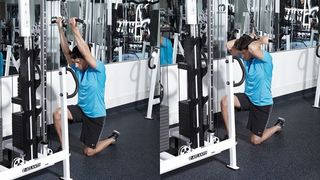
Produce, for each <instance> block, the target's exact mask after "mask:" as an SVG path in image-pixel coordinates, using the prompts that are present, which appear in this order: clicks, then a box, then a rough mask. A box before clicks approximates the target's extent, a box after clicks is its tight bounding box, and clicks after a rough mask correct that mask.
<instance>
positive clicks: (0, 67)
mask: <svg viewBox="0 0 320 180" xmlns="http://www.w3.org/2000/svg"><path fill="white" fill-rule="evenodd" d="M1 76H3V55H2V53H1V52H0V77H1Z"/></svg>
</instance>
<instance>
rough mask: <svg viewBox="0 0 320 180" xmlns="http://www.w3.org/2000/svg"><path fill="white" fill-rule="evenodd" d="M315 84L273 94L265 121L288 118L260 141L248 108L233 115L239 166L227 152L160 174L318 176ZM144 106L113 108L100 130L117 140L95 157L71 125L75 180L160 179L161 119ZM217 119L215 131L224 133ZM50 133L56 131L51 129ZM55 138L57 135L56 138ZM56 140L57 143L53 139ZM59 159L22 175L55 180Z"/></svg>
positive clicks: (319, 116)
mask: <svg viewBox="0 0 320 180" xmlns="http://www.w3.org/2000/svg"><path fill="white" fill-rule="evenodd" d="M314 91H315V90H314V89H312V90H311V91H307V92H304V93H295V94H291V95H289V96H285V97H280V98H276V99H275V104H274V107H273V112H272V116H271V119H270V122H269V126H271V125H273V124H274V122H275V121H276V119H277V117H278V116H281V117H284V118H285V119H286V124H285V127H284V129H283V131H282V132H281V133H278V134H275V135H274V136H273V137H271V139H269V140H267V141H266V142H264V143H263V144H262V145H257V146H255V145H252V144H250V142H249V133H250V132H249V131H248V130H247V129H246V128H245V126H246V123H247V116H248V114H247V113H246V112H238V113H237V114H236V128H237V131H236V134H237V142H238V144H237V162H238V166H239V167H240V169H239V170H238V171H234V170H230V169H228V168H226V165H227V163H228V161H229V156H228V155H229V153H228V151H224V152H222V153H220V154H218V155H216V156H214V157H212V158H208V159H205V160H203V161H200V162H197V163H195V164H192V165H189V166H186V167H183V168H180V169H177V170H175V171H172V172H169V173H166V174H164V175H162V176H161V179H168V180H171V179H172V180H177V179H210V180H211V179H219V180H220V179H221V180H222V179H227V180H229V179H230V180H234V179H241V180H242V179H245V180H251V179H252V180H257V179H259V180H261V179H262V180H263V179H277V180H278V179H280V180H281V179H284V180H287V179H293V180H294V179H297V180H298V179H299V180H301V179H308V180H313V179H315V180H318V179H320V171H319V169H320V168H319V167H320V153H319V152H320V140H319V139H320V109H315V108H312V104H313V98H314ZM144 109H145V107H139V108H131V109H126V110H119V111H118V112H114V113H111V114H110V115H109V117H108V121H107V124H106V127H105V130H104V136H108V135H109V134H110V133H111V131H112V130H113V129H117V130H119V131H120V132H121V137H120V139H119V142H118V144H117V145H115V146H112V147H110V148H108V149H106V150H104V151H103V152H102V153H101V154H99V155H97V156H95V157H85V156H83V155H82V152H81V143H80V142H79V133H80V128H81V125H78V124H76V125H71V126H70V127H69V129H70V144H71V147H70V148H71V153H72V155H71V176H72V178H73V179H139V180H140V179H151V180H153V179H159V176H158V172H159V154H158V153H159V150H158V149H159V142H158V139H159V123H158V121H148V120H145V119H144V114H145V110H144ZM222 125H223V124H222V122H220V121H218V131H217V133H218V136H223V135H224V133H225V132H224V131H223V130H222ZM51 134H54V133H51ZM55 141H56V140H55ZM54 143H56V142H54ZM61 174H62V163H58V164H56V165H54V166H52V167H50V168H48V169H45V170H42V171H39V172H37V173H35V174H32V175H29V176H26V177H24V178H21V179H41V180H42V179H57V178H58V177H59V176H60V175H61Z"/></svg>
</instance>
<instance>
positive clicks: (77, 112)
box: [68, 105, 105, 149]
mask: <svg viewBox="0 0 320 180" xmlns="http://www.w3.org/2000/svg"><path fill="white" fill-rule="evenodd" d="M68 109H69V111H70V112H71V114H72V117H73V121H72V122H73V123H82V130H81V135H80V141H81V142H83V144H84V145H86V146H88V147H90V148H93V149H94V148H95V147H96V145H97V143H98V141H99V139H100V136H101V134H102V130H103V126H104V123H105V116H103V117H98V118H89V117H87V116H86V115H85V114H84V113H83V112H82V110H81V108H80V107H79V106H77V105H71V106H68Z"/></svg>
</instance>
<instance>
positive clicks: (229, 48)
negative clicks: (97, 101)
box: [227, 39, 237, 51]
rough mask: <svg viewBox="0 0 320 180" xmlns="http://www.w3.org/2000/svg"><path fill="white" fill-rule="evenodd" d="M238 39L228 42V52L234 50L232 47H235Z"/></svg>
mask: <svg viewBox="0 0 320 180" xmlns="http://www.w3.org/2000/svg"><path fill="white" fill-rule="evenodd" d="M236 40H237V39H233V40H230V41H228V42H227V49H228V51H231V50H232V47H233V45H234V43H235V42H236Z"/></svg>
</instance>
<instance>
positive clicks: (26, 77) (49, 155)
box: [0, 0, 77, 179]
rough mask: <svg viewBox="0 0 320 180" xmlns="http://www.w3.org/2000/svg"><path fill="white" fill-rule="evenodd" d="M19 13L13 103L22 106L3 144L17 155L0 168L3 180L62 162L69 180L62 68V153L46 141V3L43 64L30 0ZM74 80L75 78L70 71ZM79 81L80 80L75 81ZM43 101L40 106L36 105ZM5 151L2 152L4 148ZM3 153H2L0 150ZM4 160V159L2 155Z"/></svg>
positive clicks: (63, 72)
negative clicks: (34, 35) (38, 92)
mask: <svg viewBox="0 0 320 180" xmlns="http://www.w3.org/2000/svg"><path fill="white" fill-rule="evenodd" d="M19 14H20V30H21V32H20V36H21V37H20V68H19V77H18V96H17V97H13V98H12V103H13V104H17V105H19V106H20V107H21V108H20V111H18V112H13V113H12V139H9V140H6V141H7V142H4V148H5V149H8V151H9V152H8V153H10V154H15V155H17V157H16V158H14V159H13V160H12V161H11V167H7V166H2V165H1V166H0V177H5V178H7V179H15V178H19V177H23V176H25V175H28V174H31V173H33V172H36V171H39V170H41V169H44V168H47V167H50V166H52V165H54V164H55V163H57V162H60V161H63V177H62V178H63V179H71V178H70V159H69V156H70V154H69V139H68V120H67V98H71V97H72V96H74V95H76V92H77V86H76V90H75V92H74V93H72V94H71V95H67V92H66V85H67V83H66V77H65V75H66V71H70V69H67V68H65V67H63V68H60V69H59V76H60V105H61V109H62V112H61V118H62V122H63V123H62V127H61V130H62V151H59V152H57V153H53V152H52V150H51V149H50V148H48V140H47V129H46V128H47V110H46V105H47V98H46V97H47V95H46V86H47V84H46V83H47V79H46V73H47V71H46V70H47V59H46V58H47V52H46V46H47V33H46V23H47V22H46V1H41V15H42V19H41V25H42V27H43V28H42V31H41V58H40V61H41V62H40V65H41V68H40V67H39V66H38V65H37V63H36V61H35V59H36V57H38V55H39V52H40V50H39V49H37V48H35V47H34V46H33V43H32V42H33V41H32V38H31V35H30V34H31V33H30V29H31V28H30V1H29V0H19ZM70 72H71V73H72V75H73V78H75V75H74V73H73V72H72V71H70ZM76 82H77V81H76ZM40 84H41V85H42V86H41V88H42V89H41V99H37V97H36V89H38V88H40ZM37 102H40V107H39V106H37V105H38V104H37ZM1 150H2V149H1ZM1 152H2V151H1ZM0 155H1V158H2V154H0Z"/></svg>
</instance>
